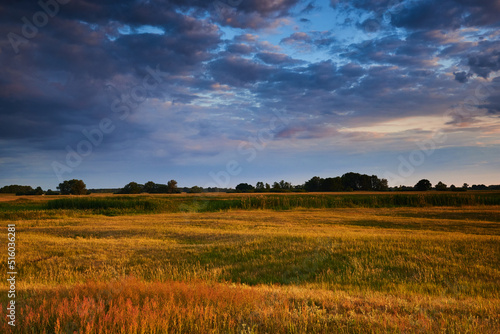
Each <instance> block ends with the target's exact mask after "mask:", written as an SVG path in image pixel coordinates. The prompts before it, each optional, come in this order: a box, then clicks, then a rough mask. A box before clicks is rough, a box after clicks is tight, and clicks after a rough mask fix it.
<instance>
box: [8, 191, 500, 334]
mask: <svg viewBox="0 0 500 334" xmlns="http://www.w3.org/2000/svg"><path fill="white" fill-rule="evenodd" d="M499 199H500V193H495V192H489V193H461V194H450V193H447V194H436V193H430V194H426V195H422V194H413V193H411V194H405V193H400V194H375V193H367V194H336V195H332V194H279V195H277V194H273V195H261V194H260V195H259V194H253V195H238V194H232V195H225V194H221V195H211V196H187V195H174V196H156V197H155V196H128V197H125V196H118V197H116V195H115V196H111V195H110V196H103V195H99V196H93V197H76V198H73V197H72V198H69V197H54V198H50V197H47V196H45V197H33V198H25V199H23V198H16V197H12V196H3V197H2V199H0V202H1V203H0V219H2V222H3V223H2V226H4V234H3V235H4V237H2V238H3V239H4V240H6V237H7V228H6V225H7V224H12V223H14V224H15V225H16V242H17V245H16V260H17V261H16V262H17V271H18V276H17V278H18V281H17V286H16V287H17V292H18V294H17V297H16V305H17V308H16V315H17V318H16V321H17V326H16V330H15V331H12V332H16V333H74V332H76V333H429V332H431V333H498V332H500V202H499ZM3 244H5V243H3ZM4 248H5V250H4V252H3V254H2V256H3V257H2V264H1V270H2V271H3V272H5V273H6V272H7V271H8V270H7V265H6V257H7V249H6V247H4ZM0 288H1V291H0V300H1V301H2V308H1V311H0V313H1V317H2V318H3V319H5V318H6V308H5V305H6V303H7V301H8V298H7V290H8V286H7V284H6V281H5V280H2V283H1V285H0ZM9 331H11V328H10V326H8V325H7V322H6V321H2V322H1V323H0V332H2V333H3V332H5V333H8V332H9Z"/></svg>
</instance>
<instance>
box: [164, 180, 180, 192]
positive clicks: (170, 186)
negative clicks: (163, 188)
mask: <svg viewBox="0 0 500 334" xmlns="http://www.w3.org/2000/svg"><path fill="white" fill-rule="evenodd" d="M167 193H169V194H176V193H179V189H177V181H175V180H170V181H168V183H167Z"/></svg>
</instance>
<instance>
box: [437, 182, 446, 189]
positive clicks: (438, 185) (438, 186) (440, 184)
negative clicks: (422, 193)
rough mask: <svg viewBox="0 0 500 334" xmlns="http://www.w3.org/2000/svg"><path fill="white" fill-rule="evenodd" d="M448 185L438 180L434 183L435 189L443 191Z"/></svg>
mask: <svg viewBox="0 0 500 334" xmlns="http://www.w3.org/2000/svg"><path fill="white" fill-rule="evenodd" d="M447 188H448V187H447V186H446V184H444V183H443V182H441V181H439V182H438V184H436V190H437V191H445V190H446V189H447Z"/></svg>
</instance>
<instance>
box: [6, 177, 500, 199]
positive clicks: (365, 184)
mask: <svg viewBox="0 0 500 334" xmlns="http://www.w3.org/2000/svg"><path fill="white" fill-rule="evenodd" d="M57 189H58V191H53V190H51V189H49V190H47V191H44V190H43V189H42V188H41V187H37V188H35V189H33V188H32V187H31V186H22V185H15V184H14V185H8V186H4V187H2V188H0V193H9V194H16V195H18V196H20V195H88V194H90V193H93V192H95V193H98V192H103V189H92V190H88V189H87V187H86V185H85V183H84V182H83V181H82V180H77V179H73V180H67V181H64V182H61V183H59V185H58V186H57ZM469 189H470V190H500V185H490V186H485V185H484V184H479V185H476V184H475V185H472V186H469V185H468V184H467V183H464V184H463V185H462V186H460V187H457V186H455V185H453V184H452V185H450V186H448V185H446V184H445V183H443V182H441V181H439V182H438V183H437V184H436V185H434V186H433V185H432V183H431V182H430V181H429V180H427V179H422V180H420V181H418V182H417V183H416V184H415V185H414V186H397V187H392V188H391V187H389V186H388V184H387V180H386V179H380V178H378V177H377V176H376V175H366V174H359V173H353V172H350V173H346V174H344V175H342V176H336V177H327V178H321V177H319V176H314V177H312V178H311V179H310V180H308V181H306V182H305V183H304V184H300V185H292V183H290V182H287V181H285V180H281V181H279V182H274V183H272V184H269V183H264V182H257V183H256V184H255V186H253V185H251V184H248V183H240V184H238V185H237V186H236V187H235V189H227V188H202V187H199V186H193V187H190V188H179V187H178V186H177V181H175V180H170V181H168V182H167V184H161V183H154V182H153V181H149V182H146V183H145V184H139V183H137V182H130V183H128V184H126V185H125V186H124V187H123V188H119V189H108V191H107V192H109V191H112V190H114V193H115V194H141V193H148V194H178V193H181V192H185V193H203V192H348V191H429V190H436V191H467V190H469Z"/></svg>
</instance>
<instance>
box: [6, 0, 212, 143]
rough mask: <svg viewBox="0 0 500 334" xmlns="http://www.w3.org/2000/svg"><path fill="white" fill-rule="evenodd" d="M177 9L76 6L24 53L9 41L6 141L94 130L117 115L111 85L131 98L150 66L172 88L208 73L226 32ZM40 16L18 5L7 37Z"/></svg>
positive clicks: (64, 9)
mask: <svg viewBox="0 0 500 334" xmlns="http://www.w3.org/2000/svg"><path fill="white" fill-rule="evenodd" d="M198 5H199V6H202V5H201V3H199V4H198ZM182 6H185V3H184V5H182ZM178 8H179V7H176V6H175V3H172V2H171V3H167V4H161V5H160V2H155V1H153V2H149V3H148V4H146V3H136V2H125V3H124V2H115V3H114V2H110V1H108V2H89V1H78V2H71V3H69V4H67V5H64V6H61V8H60V10H59V13H58V14H57V15H56V16H54V17H53V18H50V22H49V23H48V24H47V25H45V26H43V27H40V28H39V29H38V33H37V34H36V36H34V37H33V38H30V39H29V40H27V41H28V42H27V43H22V44H19V45H18V48H19V52H18V54H16V53H15V52H14V50H13V48H12V46H11V43H10V42H9V40H8V39H7V38H5V39H4V38H2V40H1V41H0V48H1V52H0V62H1V63H2V64H8V66H2V68H1V69H0V76H1V77H2V80H0V115H1V116H2V120H4V121H3V122H2V125H1V127H2V129H1V130H2V131H1V136H2V137H3V138H18V137H20V136H21V137H30V136H31V137H40V138H41V137H45V136H48V137H54V138H56V137H57V136H58V135H60V134H61V133H64V132H65V131H67V130H68V129H77V128H80V127H83V126H88V125H92V124H95V123H96V122H98V121H99V120H100V119H102V118H103V117H108V116H109V115H110V114H112V112H111V111H110V105H111V101H110V100H109V98H107V97H106V93H105V89H104V87H106V85H107V84H109V83H113V85H114V86H115V87H116V89H118V92H117V94H118V95H119V94H127V93H129V92H130V89H131V88H132V87H134V86H135V85H140V84H141V83H142V80H143V79H144V77H145V76H146V75H147V74H148V72H147V71H146V68H147V67H150V68H156V67H157V68H159V69H160V71H161V72H162V76H163V77H162V78H163V80H165V81H166V80H167V79H168V76H176V77H175V78H171V80H169V84H170V85H172V84H173V85H175V82H176V81H178V80H179V79H178V76H179V75H184V74H192V73H193V72H196V71H201V70H202V62H204V61H207V60H210V59H211V57H212V56H213V55H212V53H211V52H212V51H213V50H214V49H215V48H216V47H218V45H219V44H220V42H221V40H220V31H219V29H218V27H217V26H216V25H214V24H212V23H210V22H208V21H206V20H200V19H196V18H193V17H190V16H186V15H182V14H180V13H178V12H177V11H176V10H177V9H178ZM40 10H41V8H40V7H38V5H33V4H32V3H21V2H17V3H14V4H12V6H9V13H10V15H9V16H8V17H9V19H6V20H2V22H1V23H0V33H1V34H2V35H3V36H7V34H9V33H11V32H13V33H16V34H18V35H20V36H21V35H22V30H21V28H22V25H23V22H22V21H21V17H23V16H26V17H28V18H30V17H32V16H33V13H36V12H39V11H40ZM16 18H17V19H16ZM142 25H148V26H157V27H161V29H162V30H163V31H165V34H154V33H139V31H138V28H140V27H141V26H142ZM120 29H124V31H126V30H127V29H128V30H130V33H126V34H123V33H120ZM207 86H209V85H207ZM193 89H194V90H196V89H197V88H196V87H193ZM168 93H171V94H172V96H171V99H172V100H174V101H176V102H177V103H179V102H185V103H189V102H191V101H192V100H193V99H194V98H195V96H194V95H192V94H189V93H188V92H182V91H181V92H176V88H175V87H172V89H171V90H170V91H169V92H168ZM115 95H116V94H115ZM167 95H168V94H167ZM162 96H163V94H162V93H161V92H160V91H159V90H156V91H150V92H148V97H160V98H161V97H162ZM114 98H116V96H114ZM76 134H77V135H78V131H76Z"/></svg>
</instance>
